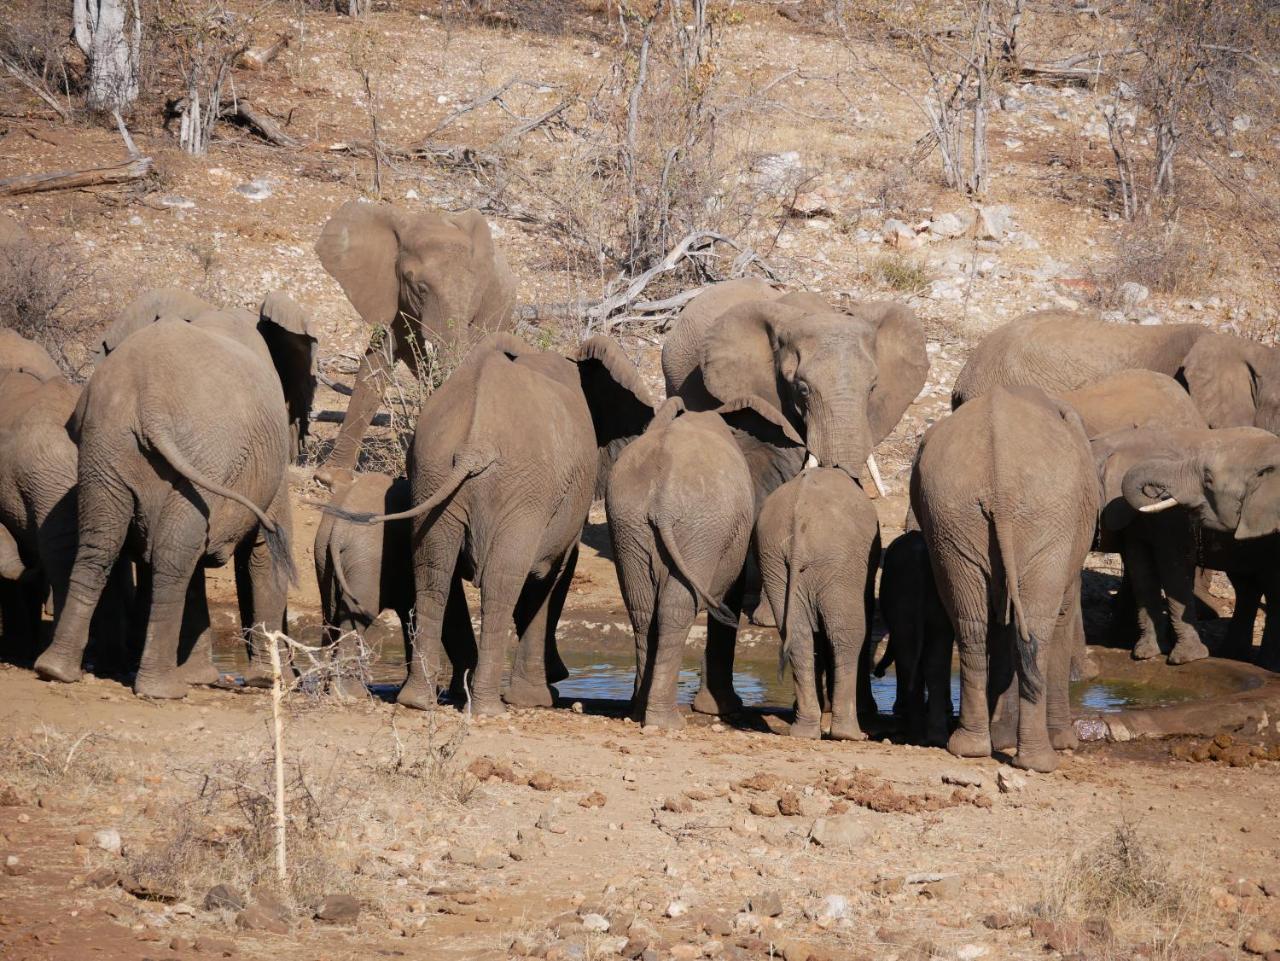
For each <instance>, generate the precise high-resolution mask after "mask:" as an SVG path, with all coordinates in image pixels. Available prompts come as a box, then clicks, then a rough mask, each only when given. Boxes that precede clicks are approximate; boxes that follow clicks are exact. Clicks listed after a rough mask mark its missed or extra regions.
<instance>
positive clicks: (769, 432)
mask: <svg viewBox="0 0 1280 961" xmlns="http://www.w3.org/2000/svg"><path fill="white" fill-rule="evenodd" d="M716 413H717V414H719V415H720V416H721V417H722V418H724V422H725V423H726V424H728V425H729V426H730V427H733V428H736V429H738V430H745V431H746V432H747V433H749V434H752V435H754V436H755V437H756V438H757V439H758V440H762V441H764V442H765V443H767V444H771V445H773V446H774V447H804V438H803V437H801V436H800V435H799V434H798V433H797V432H796V429H795V427H793V426H792V425H791V422H790V421H789V420H787V419H786V418H785V417H783V416H782V411H780V410H778V408H776V407H774V406H773V405H772V404H770V403H769V402H768V401H765V400H761V399H760V398H759V397H739V398H737V399H735V400H731V401H730V402H729V403H727V404H724V405H723V406H721V407H718V408H716Z"/></svg>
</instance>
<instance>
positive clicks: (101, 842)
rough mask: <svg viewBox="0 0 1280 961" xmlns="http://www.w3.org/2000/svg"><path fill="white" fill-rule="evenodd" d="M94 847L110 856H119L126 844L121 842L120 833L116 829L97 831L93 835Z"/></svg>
mask: <svg viewBox="0 0 1280 961" xmlns="http://www.w3.org/2000/svg"><path fill="white" fill-rule="evenodd" d="M93 844H94V847H97V848H101V849H102V850H103V851H106V852H107V853H108V854H119V853H120V851H121V849H122V848H123V847H124V842H123V841H121V840H120V832H119V831H117V830H116V829H115V828H107V829H106V830H105V831H95V832H94V834H93Z"/></svg>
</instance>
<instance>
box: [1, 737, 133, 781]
mask: <svg viewBox="0 0 1280 961" xmlns="http://www.w3.org/2000/svg"><path fill="white" fill-rule="evenodd" d="M104 740H105V739H104V738H103V736H102V735H100V734H96V733H93V732H85V733H83V734H72V733H69V732H66V731H59V730H58V729H57V728H54V727H50V726H49V725H47V724H42V725H40V728H39V730H36V731H32V732H31V733H30V734H25V735H19V734H15V735H11V736H10V737H7V738H5V739H4V740H3V741H0V770H2V771H4V773H5V778H6V780H9V781H11V782H14V783H16V784H18V785H20V786H23V787H28V788H37V789H38V788H47V787H50V786H52V785H56V784H60V783H62V782H64V781H74V782H76V783H79V784H84V783H86V782H87V783H90V784H106V783H108V782H110V781H112V780H113V779H114V778H115V775H116V772H115V769H114V767H113V766H112V764H111V763H110V761H109V760H108V759H107V758H106V757H105V756H104V754H103V751H102V743H103V741H104Z"/></svg>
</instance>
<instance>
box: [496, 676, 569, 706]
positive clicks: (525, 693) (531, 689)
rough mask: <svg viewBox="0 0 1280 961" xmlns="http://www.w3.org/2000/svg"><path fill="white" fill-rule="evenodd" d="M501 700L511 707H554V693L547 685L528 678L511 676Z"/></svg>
mask: <svg viewBox="0 0 1280 961" xmlns="http://www.w3.org/2000/svg"><path fill="white" fill-rule="evenodd" d="M502 699H503V700H504V701H506V702H507V703H508V704H510V705H511V706H512V707H555V706H556V692H555V691H553V690H552V689H551V685H549V684H538V683H535V682H534V681H530V680H529V679H528V678H524V677H518V676H516V675H514V674H513V675H512V676H511V683H510V684H509V685H508V686H507V689H506V690H505V691H503V692H502Z"/></svg>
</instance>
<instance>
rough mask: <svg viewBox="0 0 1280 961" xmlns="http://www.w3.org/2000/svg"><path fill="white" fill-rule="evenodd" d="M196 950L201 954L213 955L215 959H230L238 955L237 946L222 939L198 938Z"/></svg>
mask: <svg viewBox="0 0 1280 961" xmlns="http://www.w3.org/2000/svg"><path fill="white" fill-rule="evenodd" d="M195 949H196V950H197V951H199V952H200V953H201V954H211V955H213V956H214V957H215V958H230V957H232V956H234V955H235V953H236V946H235V945H234V944H232V943H231V942H230V941H224V940H222V939H221V938H196V943H195Z"/></svg>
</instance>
